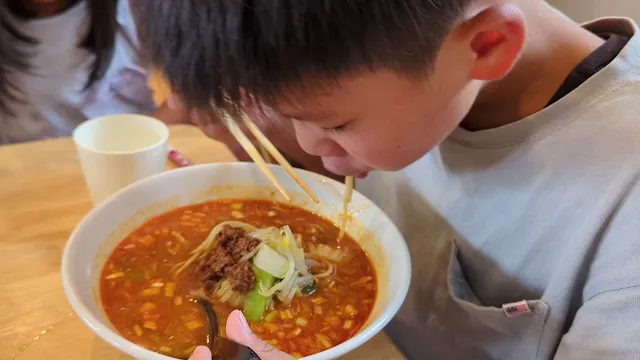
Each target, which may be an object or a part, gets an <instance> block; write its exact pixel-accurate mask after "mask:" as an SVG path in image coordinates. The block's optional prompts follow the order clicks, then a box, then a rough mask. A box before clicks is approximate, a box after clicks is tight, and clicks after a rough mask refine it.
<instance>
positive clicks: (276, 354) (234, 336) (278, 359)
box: [193, 310, 295, 360]
mask: <svg viewBox="0 0 640 360" xmlns="http://www.w3.org/2000/svg"><path fill="white" fill-rule="evenodd" d="M227 337H228V338H229V339H231V340H233V341H235V342H237V343H238V344H242V345H244V346H246V347H248V348H250V349H251V350H253V352H255V353H256V354H257V355H258V356H259V357H260V359H262V360H295V358H294V357H293V356H291V355H289V354H287V353H285V352H283V351H280V350H278V349H276V348H274V347H273V346H271V345H269V344H267V343H266V342H264V341H262V340H260V338H258V337H257V336H256V335H255V334H254V333H253V332H251V329H250V328H249V324H248V323H247V320H246V319H245V317H244V315H242V312H241V311H240V310H234V311H233V312H232V313H231V314H230V315H229V317H228V318H227ZM203 359H204V358H203ZM193 360H200V358H198V359H193Z"/></svg>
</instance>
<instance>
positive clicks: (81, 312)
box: [61, 161, 412, 360]
mask: <svg viewBox="0 0 640 360" xmlns="http://www.w3.org/2000/svg"><path fill="white" fill-rule="evenodd" d="M221 165H226V166H229V165H231V166H233V167H239V168H252V167H254V168H255V167H257V165H255V164H254V163H249V162H237V161H233V162H216V163H209V164H199V165H193V166H188V167H183V168H178V169H173V170H171V171H165V172H163V173H160V174H156V175H153V176H150V177H148V178H146V179H143V180H141V181H138V182H136V183H134V184H131V185H129V186H126V187H125V188H123V189H121V190H119V191H117V192H115V193H114V194H112V195H110V196H109V197H108V198H107V199H105V200H104V201H103V202H102V203H101V204H99V205H97V206H96V207H94V208H92V209H91V210H90V211H89V212H88V213H87V214H85V216H84V217H83V218H82V220H81V221H80V222H79V223H78V225H76V227H75V228H74V230H73V232H72V233H71V235H70V236H69V239H68V241H67V243H66V244H65V247H64V251H63V255H62V263H61V276H62V286H63V289H64V293H65V295H66V297H67V300H68V301H69V303H70V305H71V307H72V308H73V310H74V312H75V313H76V314H77V315H78V317H79V318H80V319H81V320H82V322H84V323H85V325H87V326H88V327H89V328H90V329H91V330H92V331H93V332H94V333H95V334H96V335H98V336H99V337H100V338H101V339H102V340H104V341H106V342H107V343H109V344H110V345H111V346H113V347H115V348H117V349H118V350H120V351H122V352H124V353H126V354H129V355H131V356H134V357H135V358H146V359H154V360H175V358H173V357H169V356H166V355H163V354H160V353H157V352H154V351H151V350H148V349H146V348H144V347H142V346H140V345H137V344H135V343H134V342H131V341H129V340H127V339H126V338H124V336H122V335H120V334H119V333H117V332H116V331H114V330H112V329H111V327H110V324H109V323H108V320H106V321H102V320H100V319H98V318H97V317H96V316H94V315H93V314H92V311H91V310H90V309H89V308H88V307H87V306H86V305H85V304H84V303H83V302H82V301H81V300H80V298H79V297H78V296H77V295H76V293H77V290H76V286H75V285H74V282H73V281H72V280H71V279H72V270H73V268H72V266H71V261H70V256H71V251H72V250H73V249H74V248H75V244H76V243H78V242H79V241H80V240H79V239H80V238H79V236H80V234H82V233H85V232H86V231H87V230H85V229H86V228H87V227H88V226H89V224H91V223H93V222H94V221H95V219H96V218H97V217H99V216H100V215H101V213H102V211H103V210H101V209H103V208H106V207H108V206H110V204H111V203H113V202H114V201H116V199H117V198H119V197H121V196H125V194H128V193H134V192H135V191H138V189H139V188H143V187H145V186H147V185H148V184H150V183H152V182H157V181H160V180H159V179H160V178H163V177H166V176H171V175H172V174H173V173H177V172H201V171H203V169H210V170H213V171H215V168H217V167H219V166H221ZM269 166H270V167H272V168H281V167H280V166H279V165H274V164H270V165H269ZM296 171H298V172H303V173H305V175H307V176H309V177H316V178H319V179H321V180H323V181H328V182H330V183H331V184H332V185H338V186H344V184H342V183H340V182H338V181H336V180H334V179H331V178H329V177H326V176H324V175H321V174H317V173H314V172H311V171H308V170H304V169H296ZM354 192H356V193H358V194H359V195H360V196H362V197H363V198H364V199H366V200H367V201H369V202H370V204H371V205H372V206H374V207H375V208H376V209H377V210H378V211H379V212H380V213H381V216H382V217H383V219H384V220H385V221H386V222H388V223H389V224H390V226H391V227H392V230H393V231H395V232H397V234H398V236H399V238H400V239H402V241H401V242H398V244H395V245H394V247H395V248H396V251H397V252H398V255H399V256H400V257H401V258H402V259H403V261H401V262H400V264H399V265H398V266H401V267H402V272H403V273H406V274H407V276H405V277H403V278H402V279H400V281H402V282H404V283H403V284H401V290H400V291H398V292H395V293H394V294H391V295H390V297H391V299H390V300H389V302H388V304H387V308H386V309H385V310H383V311H382V313H381V314H380V316H379V317H378V318H377V319H376V320H375V321H373V322H371V323H370V324H369V325H368V326H367V327H365V328H364V329H362V330H361V331H359V332H358V333H357V334H356V335H355V336H353V337H351V338H350V339H348V340H347V341H345V342H343V343H341V344H338V345H336V346H334V347H331V348H329V349H327V350H324V351H322V352H319V353H316V354H313V355H309V356H306V357H303V358H302V359H303V360H321V359H334V358H337V357H340V356H342V355H345V354H348V353H350V352H351V351H353V350H355V349H356V348H358V347H360V346H362V345H363V344H365V343H366V342H368V341H369V340H371V339H372V338H373V337H374V336H375V335H377V334H378V333H379V332H380V331H382V330H383V328H384V327H385V326H386V325H387V324H388V323H389V322H390V321H391V319H392V318H393V317H394V316H395V315H396V314H397V312H398V311H399V310H400V307H401V306H402V304H403V303H404V301H405V298H406V296H407V293H408V291H409V285H410V283H411V276H412V274H411V257H410V255H409V249H408V247H407V244H406V241H405V240H404V236H403V235H402V233H401V232H400V230H399V229H398V227H397V226H396V225H395V223H394V222H392V221H391V219H389V217H388V216H387V214H386V213H385V212H384V211H383V210H382V209H380V208H379V207H378V206H377V205H376V204H375V203H374V202H373V201H371V200H370V199H369V198H368V197H366V196H365V195H363V194H362V193H360V192H358V191H357V190H356V189H354ZM103 241H104V240H103ZM390 280H391V277H390ZM393 281H396V278H395V277H394V278H393ZM98 305H99V304H98Z"/></svg>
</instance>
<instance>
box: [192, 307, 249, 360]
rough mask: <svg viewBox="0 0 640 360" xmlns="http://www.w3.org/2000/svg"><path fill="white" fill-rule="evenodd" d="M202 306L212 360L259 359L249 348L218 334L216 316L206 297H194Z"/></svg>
mask: <svg viewBox="0 0 640 360" xmlns="http://www.w3.org/2000/svg"><path fill="white" fill-rule="evenodd" d="M195 300H196V301H197V302H198V304H200V305H201V306H202V308H203V309H204V312H205V314H206V315H207V321H208V323H209V336H208V339H207V345H208V346H209V349H211V353H212V354H213V357H212V360H260V357H259V356H258V355H257V354H256V353H255V352H253V350H251V349H250V348H248V347H246V346H244V345H241V344H238V343H236V342H235V341H231V340H229V339H225V338H223V337H221V336H219V334H220V331H219V329H218V316H217V315H216V312H215V311H214V310H213V307H212V306H211V304H210V303H209V301H208V300H207V299H203V298H201V297H197V298H196V299H195Z"/></svg>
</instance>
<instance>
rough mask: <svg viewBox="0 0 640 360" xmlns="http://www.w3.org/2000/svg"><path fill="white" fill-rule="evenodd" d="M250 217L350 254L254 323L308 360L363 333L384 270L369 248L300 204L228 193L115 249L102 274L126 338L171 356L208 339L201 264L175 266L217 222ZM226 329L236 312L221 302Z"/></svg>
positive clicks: (106, 298)
mask: <svg viewBox="0 0 640 360" xmlns="http://www.w3.org/2000/svg"><path fill="white" fill-rule="evenodd" d="M230 220H240V221H243V222H246V223H249V224H252V225H254V226H256V227H260V228H263V227H269V226H275V227H281V226H284V225H289V226H290V227H291V230H292V231H293V232H294V233H295V234H300V235H301V237H302V244H303V248H304V249H305V252H308V251H309V248H310V247H313V246H317V245H319V244H325V245H328V246H330V247H332V248H337V249H340V251H341V252H343V253H344V254H345V256H344V258H343V259H342V260H341V261H339V262H338V263H337V264H336V272H335V273H334V274H333V275H332V276H329V277H326V278H322V279H319V280H318V289H317V291H316V292H315V293H314V294H312V295H310V296H296V297H295V298H294V299H293V301H292V302H291V303H290V304H288V305H286V304H284V303H281V302H279V301H278V300H277V299H276V300H274V301H273V303H272V305H271V308H270V309H267V310H266V311H265V314H264V316H263V319H262V320H261V321H259V322H257V323H251V324H250V326H251V328H252V330H253V331H254V332H255V333H256V334H257V335H258V336H259V337H260V338H262V339H263V340H265V341H267V342H268V343H270V344H272V345H273V346H275V347H277V348H279V349H281V350H283V351H285V352H288V353H289V354H291V355H293V356H296V357H302V356H308V355H311V354H315V353H318V352H320V351H323V350H326V349H328V348H330V347H333V346H335V345H338V344H340V343H342V342H344V341H346V340H348V339H349V338H351V337H353V336H354V335H355V334H356V333H357V332H358V331H359V330H360V329H361V328H362V326H363V325H364V323H365V322H366V321H367V319H368V317H369V315H370V314H371V311H372V309H373V306H374V301H375V299H376V291H377V289H376V276H375V270H374V267H373V265H372V263H371V261H370V259H369V258H368V256H367V254H366V253H365V252H364V251H363V249H362V248H361V247H360V245H358V244H357V243H356V242H355V241H354V240H353V239H352V238H350V237H349V236H345V237H343V238H342V239H341V240H340V241H338V240H337V237H338V233H339V229H338V228H337V227H336V225H335V224H333V223H332V222H330V221H328V220H326V219H324V218H322V217H320V216H318V215H316V214H313V213H311V212H309V211H307V210H304V209H302V208H299V207H295V206H291V205H287V204H282V203H277V202H273V201H263V200H246V199H233V200H218V201H211V202H206V203H202V204H198V205H192V206H187V207H183V208H179V209H176V210H173V211H170V212H168V213H165V214H163V215H160V216H158V217H155V218H153V219H151V220H150V221H148V222H147V223H145V224H144V225H142V226H141V227H140V228H138V229H137V230H135V231H134V232H133V233H131V234H130V235H129V236H127V237H126V238H125V239H124V240H123V241H122V242H121V243H120V244H119V245H118V246H117V247H116V248H115V249H114V250H113V253H112V254H111V255H110V256H109V258H108V260H107V262H106V264H105V266H104V268H103V271H102V274H101V280H100V296H101V300H102V305H103V307H104V311H105V313H106V315H107V317H108V318H109V320H110V321H111V323H112V324H113V326H114V327H115V328H116V329H117V330H118V331H119V332H120V334H122V336H124V337H125V338H126V339H128V340H130V341H132V342H134V343H136V344H138V345H140V346H143V347H145V348H147V349H150V350H153V351H156V352H159V353H163V354H166V355H169V356H174V357H179V358H185V357H188V356H189V355H190V354H191V352H193V350H194V349H195V347H196V346H197V345H203V344H205V343H206V339H207V325H206V317H205V315H204V312H203V311H202V309H201V308H200V306H199V305H198V304H197V303H196V302H195V301H194V300H193V298H192V297H191V296H190V295H189V294H191V293H192V292H193V290H195V289H197V288H198V287H199V286H200V284H199V283H198V279H197V275H196V271H195V265H192V266H190V267H188V268H187V269H185V270H184V271H183V272H181V273H180V275H179V276H178V277H177V278H173V277H172V275H171V269H172V267H174V265H176V264H178V263H180V262H182V261H184V260H186V259H187V258H188V257H189V255H190V252H191V251H192V250H194V249H195V248H196V247H197V246H198V245H199V244H200V243H201V242H202V241H203V240H204V239H205V238H206V237H207V235H208V234H209V232H210V231H211V230H212V229H213V227H215V226H216V225H217V224H219V223H220V222H223V221H230ZM213 306H214V308H215V310H216V313H217V314H218V319H219V321H220V324H219V325H220V329H221V331H222V332H224V325H225V322H226V317H227V316H228V314H229V313H230V312H231V311H232V310H233V309H232V308H230V307H229V305H227V304H223V303H220V302H216V301H215V299H214V302H213Z"/></svg>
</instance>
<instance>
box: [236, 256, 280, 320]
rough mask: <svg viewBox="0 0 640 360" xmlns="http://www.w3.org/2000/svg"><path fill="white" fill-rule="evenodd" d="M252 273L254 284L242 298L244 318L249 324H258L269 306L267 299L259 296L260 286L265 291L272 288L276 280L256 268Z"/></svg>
mask: <svg viewBox="0 0 640 360" xmlns="http://www.w3.org/2000/svg"><path fill="white" fill-rule="evenodd" d="M253 271H254V272H255V274H256V280H257V281H256V284H255V286H254V288H253V290H251V291H250V292H249V293H248V294H247V296H246V297H245V298H244V316H246V318H247V320H249V321H251V322H258V321H260V320H262V315H263V314H264V310H265V309H266V308H267V305H269V298H270V297H266V296H262V295H260V284H262V286H263V287H264V288H266V289H269V288H271V287H272V286H273V284H274V283H275V281H276V278H275V277H274V276H273V275H271V274H269V273H268V272H266V271H263V270H260V269H259V268H257V267H255V266H254V267H253Z"/></svg>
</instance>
